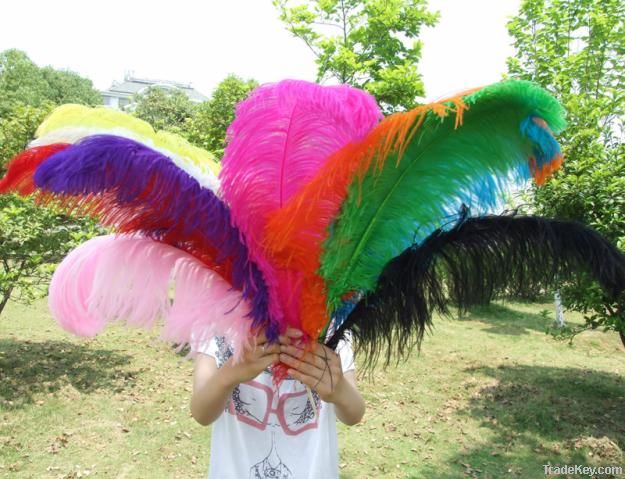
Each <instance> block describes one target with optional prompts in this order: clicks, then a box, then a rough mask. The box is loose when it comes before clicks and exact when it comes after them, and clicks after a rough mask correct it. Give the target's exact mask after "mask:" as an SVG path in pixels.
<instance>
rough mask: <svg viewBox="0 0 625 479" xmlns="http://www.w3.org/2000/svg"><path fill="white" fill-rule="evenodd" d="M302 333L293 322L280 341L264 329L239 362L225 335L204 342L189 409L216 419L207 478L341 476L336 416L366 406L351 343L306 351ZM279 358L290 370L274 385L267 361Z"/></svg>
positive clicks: (356, 414)
mask: <svg viewBox="0 0 625 479" xmlns="http://www.w3.org/2000/svg"><path fill="white" fill-rule="evenodd" d="M301 336H302V333H301V332H300V331H297V330H294V329H289V330H287V332H286V334H285V335H284V336H280V341H279V344H269V343H268V342H267V340H266V338H265V337H264V336H261V337H260V338H259V339H258V340H257V342H256V346H255V347H254V348H253V349H251V350H247V351H245V352H244V353H243V356H242V359H241V361H240V362H238V363H234V362H233V360H232V355H233V351H232V349H231V348H230V347H229V346H228V345H227V344H226V342H225V341H224V340H223V338H214V339H213V340H211V341H210V343H208V344H206V345H205V347H204V348H202V349H200V350H199V353H200V354H198V355H197V357H196V360H195V369H194V377H193V396H192V399H191V412H192V414H193V417H194V418H195V420H196V421H197V422H199V423H200V424H202V425H208V424H212V423H214V425H213V431H212V440H211V458H210V470H209V478H211V479H212V478H219V479H229V478H235V479H240V478H250V479H265V478H279V479H291V478H293V479H319V478H323V479H326V478H327V479H331V478H338V446H337V436H336V418H337V417H338V419H340V420H341V421H342V422H343V423H345V424H348V425H353V424H357V423H358V422H360V420H361V419H362V417H363V415H364V412H365V404H364V401H363V399H362V397H361V395H360V393H359V392H358V389H357V387H356V378H355V373H354V362H353V353H352V348H351V344H350V343H349V342H342V343H340V344H339V347H338V348H337V349H338V354H337V353H335V352H334V351H332V350H331V349H329V348H327V347H325V346H323V345H321V344H319V343H316V345H315V348H314V350H313V351H312V352H309V353H305V354H304V353H303V350H302V349H301V348H300V347H298V345H299V338H301ZM278 361H280V362H283V363H284V364H286V365H287V366H288V367H289V371H288V373H289V377H288V378H287V379H285V380H284V381H283V382H282V383H281V384H280V388H279V391H276V390H275V388H274V386H273V383H272V375H271V371H270V369H269V368H270V366H271V365H272V364H274V363H276V362H278ZM307 387H308V388H310V391H309V390H308V388H307ZM311 392H312V394H311ZM312 402H314V405H313V404H312Z"/></svg>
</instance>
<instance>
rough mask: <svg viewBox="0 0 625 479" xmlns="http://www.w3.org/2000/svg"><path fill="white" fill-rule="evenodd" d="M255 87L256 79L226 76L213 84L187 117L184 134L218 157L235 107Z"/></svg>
mask: <svg viewBox="0 0 625 479" xmlns="http://www.w3.org/2000/svg"><path fill="white" fill-rule="evenodd" d="M256 86H258V82H257V81H256V80H243V79H241V78H239V77H237V76H236V75H228V76H227V77H226V78H225V79H224V80H222V81H221V82H220V83H219V85H217V88H216V89H215V91H214V92H213V94H212V96H211V99H210V100H208V101H206V102H204V103H202V104H200V105H199V106H198V107H197V108H196V110H195V112H194V114H193V115H192V116H191V117H190V118H188V119H187V121H186V123H185V125H184V128H183V134H184V136H185V137H186V138H187V140H189V141H190V142H191V143H193V144H195V145H196V146H199V147H200V148H204V149H205V150H208V151H210V152H211V153H213V154H214V155H215V156H217V157H218V158H221V157H222V156H223V151H224V148H225V145H226V130H227V128H228V126H229V125H230V123H232V120H234V110H235V106H236V104H237V103H239V102H240V101H242V100H244V99H245V98H246V97H247V96H248V95H249V93H250V92H251V91H252V90H253V89H254V88H255V87H256Z"/></svg>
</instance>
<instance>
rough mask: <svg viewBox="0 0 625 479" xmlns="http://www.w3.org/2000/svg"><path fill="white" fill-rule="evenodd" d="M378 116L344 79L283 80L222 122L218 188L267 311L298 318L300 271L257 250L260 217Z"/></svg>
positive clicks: (290, 320)
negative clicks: (330, 82) (261, 286)
mask: <svg viewBox="0 0 625 479" xmlns="http://www.w3.org/2000/svg"><path fill="white" fill-rule="evenodd" d="M381 118H382V114H381V112H380V110H379V108H378V107H377V104H376V102H375V100H374V99H373V97H372V96H370V95H369V94H367V93H365V92H363V91H361V90H356V89H354V88H350V87H347V86H343V85H341V86H331V87H322V86H320V85H316V84H313V83H308V82H303V81H294V80H287V81H283V82H280V83H277V84H274V85H267V86H263V87H260V88H258V89H257V90H255V91H254V92H253V93H252V95H251V96H250V98H248V99H247V100H245V101H244V102H242V103H240V104H239V105H238V106H237V112H236V118H235V121H234V122H233V123H232V125H231V126H230V128H229V129H228V138H229V144H228V146H227V148H226V151H225V155H224V159H223V162H222V165H223V169H222V170H221V173H220V182H221V191H222V194H223V197H224V199H225V200H226V202H227V203H228V204H229V206H230V208H231V211H232V216H233V221H234V223H235V224H236V226H237V227H238V228H239V229H240V230H241V231H242V232H243V234H244V236H245V240H246V242H247V245H248V248H249V251H250V256H251V258H252V260H253V261H255V262H256V264H258V266H259V268H260V270H261V271H262V273H263V276H264V278H265V281H266V283H267V285H268V288H269V312H270V315H271V319H272V321H277V322H278V323H279V324H280V325H281V326H284V325H285V324H292V325H297V324H298V318H297V311H298V309H297V303H298V300H299V293H300V291H301V276H299V275H298V274H294V273H292V272H286V271H279V270H277V269H276V268H275V267H274V266H273V265H272V264H271V262H270V261H269V260H268V259H267V258H266V256H265V254H264V253H263V248H262V244H263V241H264V229H265V225H266V223H267V217H268V215H269V214H270V213H271V212H272V211H275V210H276V209H278V208H280V207H282V206H283V205H285V203H286V202H287V201H288V199H289V198H291V197H292V196H293V195H294V194H295V193H296V192H297V191H298V190H299V189H300V188H301V187H302V186H303V185H304V184H305V183H306V182H307V181H308V180H309V179H310V178H312V177H313V176H314V174H315V173H316V172H317V171H318V169H319V168H320V166H321V165H322V164H323V162H324V161H325V160H326V159H327V158H328V156H329V155H331V154H332V153H333V152H335V151H337V150H339V149H340V148H341V147H343V146H344V145H346V144H348V143H350V142H355V141H358V140H360V139H362V138H363V137H364V136H365V135H366V134H367V132H369V131H370V130H371V128H373V126H375V124H376V123H377V122H378V121H379V120H380V119H381Z"/></svg>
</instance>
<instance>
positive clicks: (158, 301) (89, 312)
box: [48, 235, 251, 350]
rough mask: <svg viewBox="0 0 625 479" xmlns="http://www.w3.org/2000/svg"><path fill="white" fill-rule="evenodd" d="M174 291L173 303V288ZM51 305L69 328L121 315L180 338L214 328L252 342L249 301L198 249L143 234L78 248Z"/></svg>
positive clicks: (92, 327) (86, 330)
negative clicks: (207, 263)
mask: <svg viewBox="0 0 625 479" xmlns="http://www.w3.org/2000/svg"><path fill="white" fill-rule="evenodd" d="M172 290H173V302H172V301H171V298H170V296H171V292H172ZM48 301H49V306H50V310H51V311H52V313H53V316H54V317H55V319H56V320H57V321H58V322H59V324H60V325H61V326H62V327H63V328H64V329H65V330H67V331H69V332H71V333H73V334H78V335H81V336H93V335H95V334H97V333H98V332H100V331H101V330H102V329H103V328H104V327H105V326H106V324H107V323H109V322H111V321H116V320H123V321H125V322H127V323H128V324H130V325H133V326H137V327H142V328H146V329H150V328H153V327H154V326H155V325H156V324H157V321H158V320H160V319H162V320H163V321H164V327H163V330H162V336H163V337H164V338H165V339H166V340H169V341H172V342H174V343H177V344H185V343H192V342H199V341H201V340H205V339H206V338H210V337H211V336H213V335H218V336H225V337H226V338H228V340H229V341H232V342H233V343H234V344H236V345H238V346H239V348H238V349H239V350H242V349H243V348H242V346H245V345H247V343H248V340H249V336H250V331H251V329H250V327H251V322H250V321H249V319H248V317H247V316H248V314H249V312H250V308H249V304H248V303H247V302H246V301H244V300H242V299H241V295H240V294H239V292H237V291H236V290H234V289H232V287H231V286H230V285H229V284H228V283H227V282H226V281H225V280H224V279H223V278H221V277H220V276H219V275H218V274H217V273H215V272H214V271H211V270H210V269H208V268H207V267H206V266H205V265H203V264H202V263H200V262H199V261H198V260H197V259H195V258H194V257H193V256H191V255H189V254H187V253H185V252H183V251H181V250H179V249H178V248H175V247H173V246H169V245H165V244H163V243H160V242H157V241H153V240H151V239H148V238H142V237H137V236H113V235H111V236H104V237H98V238H94V239H92V240H90V241H88V242H86V243H84V244H83V245H81V246H80V247H78V248H77V249H75V250H74V251H72V252H71V253H70V254H69V255H68V256H67V257H66V258H65V259H64V260H63V262H62V263H61V264H60V266H59V268H58V269H57V271H56V272H55V274H54V276H53V278H52V282H51V284H50V294H49V300H48Z"/></svg>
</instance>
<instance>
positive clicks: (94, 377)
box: [0, 302, 625, 479]
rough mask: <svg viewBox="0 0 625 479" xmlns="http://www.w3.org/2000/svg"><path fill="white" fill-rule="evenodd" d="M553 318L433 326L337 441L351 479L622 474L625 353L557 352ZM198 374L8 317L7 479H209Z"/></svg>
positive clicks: (604, 339) (3, 335)
mask: <svg viewBox="0 0 625 479" xmlns="http://www.w3.org/2000/svg"><path fill="white" fill-rule="evenodd" d="M546 308H547V309H550V308H551V305H549V304H538V305H532V304H520V303H510V304H506V305H495V306H491V307H490V308H482V309H476V310H474V311H473V312H472V313H471V314H469V315H467V316H465V317H464V318H462V319H461V320H455V321H450V320H437V321H436V322H435V324H436V327H435V330H434V333H433V334H432V335H430V336H428V337H426V339H425V341H424V344H423V348H422V352H421V354H420V355H418V354H414V355H413V356H412V357H411V358H410V359H409V361H407V362H406V363H404V364H401V365H399V366H398V367H396V368H395V367H390V368H389V369H387V370H386V371H383V370H378V371H377V372H376V373H375V374H374V376H373V378H372V379H366V378H365V379H362V380H361V383H360V384H361V390H362V392H363V395H364V397H365V399H366V401H367V406H368V410H367V414H366V417H365V420H364V421H363V422H362V423H361V424H359V425H357V426H354V427H350V428H348V427H343V426H342V425H341V426H340V427H339V440H340V445H341V477H343V478H345V479H347V478H353V479H364V478H396V477H397V478H440V479H451V478H462V477H475V478H484V479H487V478H500V477H510V478H524V479H525V478H543V477H545V476H544V474H543V464H547V463H551V464H587V465H605V464H610V465H620V464H623V463H624V462H625V460H624V456H623V452H622V451H623V450H625V421H624V420H623V412H624V411H625V350H624V349H623V348H622V346H621V345H620V341H619V339H618V337H617V336H616V334H613V333H610V334H603V333H599V332H591V333H586V334H584V335H582V336H580V337H578V338H577V339H576V341H575V343H574V344H573V346H569V345H568V343H565V342H557V341H554V340H553V339H551V337H549V336H547V335H545V334H544V330H545V327H546V326H547V323H549V322H550V321H551V320H550V319H546V318H545V316H544V315H542V314H541V310H543V309H546ZM567 319H568V320H570V321H576V320H577V321H579V318H577V317H575V316H574V315H569V316H568V317H567ZM191 370H192V366H191V364H190V363H189V362H188V361H186V360H184V359H183V358H181V357H180V356H178V355H176V354H175V353H174V352H173V351H172V350H171V348H169V347H167V346H166V345H164V344H163V343H160V342H159V341H158V340H157V339H156V337H155V335H153V334H148V333H144V332H141V331H136V330H127V329H125V328H121V327H112V328H109V329H108V330H107V331H106V332H105V333H104V334H103V335H101V336H100V337H98V338H96V339H93V340H89V341H85V340H78V339H75V338H72V337H69V336H68V335H66V334H65V333H63V332H62V331H60V330H59V329H58V328H57V327H56V325H55V324H53V323H52V321H51V319H50V317H49V315H48V313H47V310H46V307H45V304H44V302H40V303H37V304H35V305H34V306H31V307H28V308H24V307H20V306H16V305H10V306H9V307H8V309H7V310H6V311H5V312H4V313H3V315H2V317H1V318H0V477H15V478H59V479H60V478H65V479H70V478H79V477H114V478H147V477H150V478H201V477H205V475H206V471H207V468H208V457H209V447H210V429H209V428H203V427H201V426H199V425H197V424H196V423H195V422H194V421H193V419H192V418H191V417H190V416H189V407H188V403H189V397H190V391H191ZM571 477H575V476H571ZM604 477H607V476H604Z"/></svg>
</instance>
